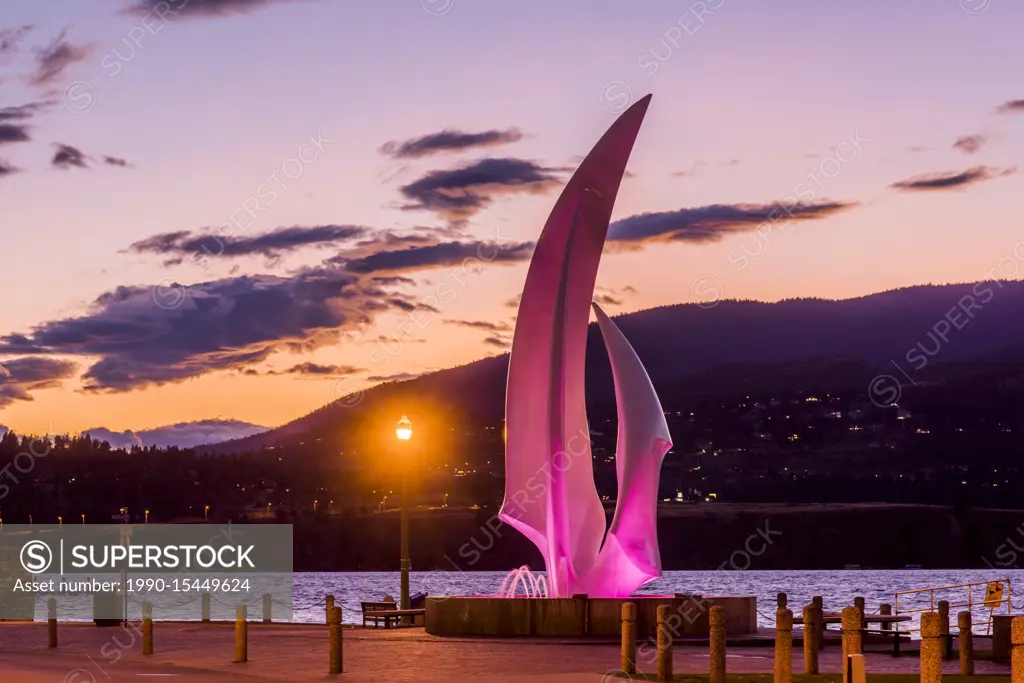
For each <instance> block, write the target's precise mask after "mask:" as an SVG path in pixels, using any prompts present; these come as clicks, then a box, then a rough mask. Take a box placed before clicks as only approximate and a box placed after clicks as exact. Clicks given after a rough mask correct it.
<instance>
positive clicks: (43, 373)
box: [0, 356, 78, 408]
mask: <svg viewBox="0 0 1024 683" xmlns="http://www.w3.org/2000/svg"><path fill="white" fill-rule="evenodd" d="M77 369H78V365H77V364H75V363H73V362H71V361H66V360H60V359H57V358H46V357H42V356H39V357H33V356H29V357H26V358H15V359H13V360H6V361H4V362H3V364H2V365H0V408H2V407H4V406H6V405H9V404H11V403H14V402H15V401H31V400H32V395H31V393H30V392H32V391H37V390H39V389H51V388H53V387H57V386H60V384H61V383H62V382H63V381H64V380H66V379H68V378H70V377H72V376H74V374H75V371H76V370H77Z"/></svg>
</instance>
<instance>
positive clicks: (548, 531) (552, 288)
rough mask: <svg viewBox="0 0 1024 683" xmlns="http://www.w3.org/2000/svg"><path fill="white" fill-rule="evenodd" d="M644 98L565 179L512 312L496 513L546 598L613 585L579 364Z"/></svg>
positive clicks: (581, 364) (645, 103)
mask: <svg viewBox="0 0 1024 683" xmlns="http://www.w3.org/2000/svg"><path fill="white" fill-rule="evenodd" d="M649 103H650V95H648V96H647V97H645V98H643V99H641V100H639V101H638V102H636V103H635V104H634V105H632V106H631V107H630V108H629V109H627V110H626V111H625V112H623V114H622V115H621V116H620V117H619V118H618V119H617V120H616V121H615V123H613V124H612V126H611V128H609V129H608V131H607V132H606V133H605V134H604V136H602V138H601V139H600V140H599V141H598V143H597V144H596V145H595V146H594V148H593V149H592V150H591V151H590V154H588V155H587V156H586V158H585V159H584V160H583V162H582V163H581V164H580V166H579V168H578V169H576V172H575V173H574V174H573V176H572V178H570V179H569V182H568V183H567V184H566V186H565V188H564V189H563V191H562V194H561V195H560V196H559V198H558V200H557V201H556V202H555V206H554V208H553V209H552V211H551V214H550V216H548V220H547V223H546V224H545V225H544V230H543V231H542V232H541V235H540V238H539V239H538V240H537V247H536V249H535V251H534V254H533V258H532V260H531V262H530V268H529V271H528V273H527V276H526V284H525V285H524V287H523V296H522V300H521V301H520V304H519V314H518V317H517V319H516V330H515V335H514V337H513V340H512V351H511V356H510V359H509V370H508V386H507V389H506V395H505V500H504V502H503V503H502V507H501V511H500V513H499V517H500V518H501V519H502V520H503V521H504V522H506V523H507V524H509V525H511V526H512V527H514V528H515V529H518V530H519V531H520V532H522V533H523V534H524V535H525V536H526V537H527V538H529V539H530V540H531V541H533V543H534V544H535V545H536V546H537V548H538V549H539V550H540V552H541V555H542V556H543V557H544V562H545V565H546V568H547V576H548V590H549V595H550V596H551V597H562V596H569V595H572V594H574V593H577V592H579V591H580V589H581V588H582V587H584V586H587V585H601V586H605V585H608V583H609V581H597V582H596V583H595V579H594V577H593V576H590V573H591V570H592V569H594V567H595V563H597V561H598V555H599V552H600V551H601V542H602V539H603V538H604V536H605V530H606V522H605V515H604V507H603V506H602V504H601V501H600V499H599V497H598V495H597V488H596V487H595V485H594V471H593V461H592V457H591V452H590V430H589V427H588V424H587V413H586V405H585V397H584V361H585V355H586V341H587V328H588V322H589V318H590V304H591V302H592V299H593V294H594V285H595V283H596V280H597V268H598V264H599V262H600V260H601V251H602V249H603V248H604V242H605V237H606V235H607V233H608V223H609V221H610V219H611V213H612V207H613V206H614V203H615V197H616V195H617V194H618V191H619V184H620V183H621V181H622V176H623V174H624V173H625V169H626V162H627V161H628V160H629V154H630V152H631V151H632V148H633V143H634V142H635V140H636V136H637V133H638V132H639V130H640V124H641V123H642V122H643V118H644V114H646V112H647V106H648V104H649ZM659 413H660V408H659ZM627 494H629V495H631V494H630V493H629V492H627ZM620 503H621V501H620ZM615 542H616V543H619V544H620V545H623V544H624V545H628V546H629V547H633V546H634V545H635V544H634V543H631V542H630V543H626V541H625V538H624V537H620V538H618V540H616V541H615ZM654 552H655V556H656V555H657V547H656V546H655V551H654ZM613 564H615V563H613ZM640 564H641V565H642V564H643V562H641V563H640ZM594 595H595V596H597V594H596V593H595V594H594Z"/></svg>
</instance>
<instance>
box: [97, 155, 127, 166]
mask: <svg viewBox="0 0 1024 683" xmlns="http://www.w3.org/2000/svg"><path fill="white" fill-rule="evenodd" d="M103 163H105V164H106V165H107V166H119V167H121V168H131V167H132V165H131V164H129V163H128V160H127V159H122V158H121V157H108V156H104V157H103Z"/></svg>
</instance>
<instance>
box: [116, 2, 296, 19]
mask: <svg viewBox="0 0 1024 683" xmlns="http://www.w3.org/2000/svg"><path fill="white" fill-rule="evenodd" d="M295 1H296V0H130V4H129V6H128V11H129V12H133V13H136V14H155V15H157V16H158V17H160V18H161V19H162V18H164V17H171V18H173V17H182V18H185V19H188V18H207V19H210V18H216V17H226V16H230V15H235V14H245V13H247V12H252V11H255V10H258V9H262V8H264V7H269V6H271V5H280V4H284V3H286V2H295Z"/></svg>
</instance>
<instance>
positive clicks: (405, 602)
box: [395, 415, 412, 623]
mask: <svg viewBox="0 0 1024 683" xmlns="http://www.w3.org/2000/svg"><path fill="white" fill-rule="evenodd" d="M395 435H396V436H397V437H398V440H399V441H400V442H405V441H408V440H409V439H411V438H412V422H410V421H409V418H408V417H406V416H405V415H403V416H402V419H401V420H399V421H398V426H397V427H396V428H395ZM405 451H406V453H407V452H408V448H406V449H405ZM402 455H403V456H404V455H405V453H403V454H402ZM400 466H401V468H402V512H401V520H402V521H401V526H402V560H401V565H400V566H401V570H402V588H401V601H400V603H399V609H409V569H410V567H409V487H408V476H407V474H406V470H408V468H409V461H408V459H407V458H405V457H403V458H402V462H401V465H400ZM402 621H403V623H408V622H407V620H406V619H405V618H404V617H403V618H402Z"/></svg>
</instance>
